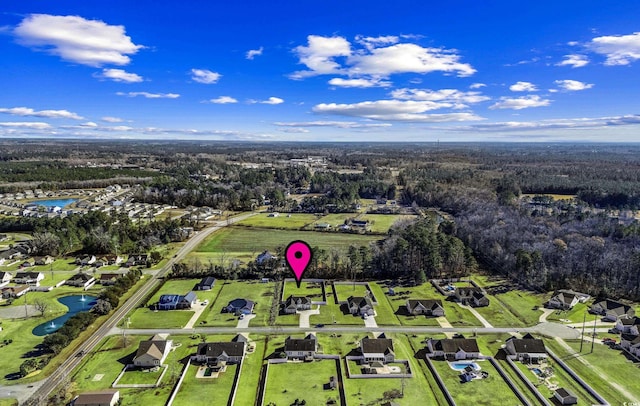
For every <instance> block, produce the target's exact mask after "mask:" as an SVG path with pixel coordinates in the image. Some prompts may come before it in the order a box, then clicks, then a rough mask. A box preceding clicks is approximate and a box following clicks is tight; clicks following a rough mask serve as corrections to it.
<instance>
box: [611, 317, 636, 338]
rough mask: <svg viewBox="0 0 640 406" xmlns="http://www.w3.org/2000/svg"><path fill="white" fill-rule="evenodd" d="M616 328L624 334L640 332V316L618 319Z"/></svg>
mask: <svg viewBox="0 0 640 406" xmlns="http://www.w3.org/2000/svg"><path fill="white" fill-rule="evenodd" d="M616 330H618V331H619V332H621V333H623V334H633V335H638V334H640V317H637V316H636V317H633V318H624V319H618V321H616Z"/></svg>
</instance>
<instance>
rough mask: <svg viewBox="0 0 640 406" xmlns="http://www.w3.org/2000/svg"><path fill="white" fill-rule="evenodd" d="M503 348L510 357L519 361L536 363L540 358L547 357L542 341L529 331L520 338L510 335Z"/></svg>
mask: <svg viewBox="0 0 640 406" xmlns="http://www.w3.org/2000/svg"><path fill="white" fill-rule="evenodd" d="M505 350H506V352H507V354H509V355H510V356H511V358H515V359H517V360H518V361H520V362H529V363H534V364H537V363H538V362H539V361H540V360H541V359H546V358H547V350H546V348H545V346H544V342H543V341H542V340H540V339H538V338H534V337H533V336H532V335H531V334H529V333H527V334H525V335H524V336H523V337H522V338H516V337H511V338H509V339H507V342H506V346H505Z"/></svg>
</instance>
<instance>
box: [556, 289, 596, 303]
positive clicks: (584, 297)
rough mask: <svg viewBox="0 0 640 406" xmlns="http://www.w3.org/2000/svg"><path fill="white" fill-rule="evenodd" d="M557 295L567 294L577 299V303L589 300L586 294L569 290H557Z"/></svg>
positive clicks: (589, 297)
mask: <svg viewBox="0 0 640 406" xmlns="http://www.w3.org/2000/svg"><path fill="white" fill-rule="evenodd" d="M557 293H568V294H570V295H574V296H576V297H577V298H578V301H579V302H580V303H585V302H586V301H587V300H589V299H591V296H589V295H588V294H586V293H582V292H576V291H575V290H571V289H559V290H558V292H557Z"/></svg>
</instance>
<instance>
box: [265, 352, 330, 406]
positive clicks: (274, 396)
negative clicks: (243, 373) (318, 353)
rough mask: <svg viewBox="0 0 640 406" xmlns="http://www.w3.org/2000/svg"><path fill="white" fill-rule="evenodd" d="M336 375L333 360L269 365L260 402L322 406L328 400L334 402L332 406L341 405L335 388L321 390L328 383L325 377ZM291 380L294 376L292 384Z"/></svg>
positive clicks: (327, 378)
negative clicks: (303, 403) (262, 399)
mask: <svg viewBox="0 0 640 406" xmlns="http://www.w3.org/2000/svg"><path fill="white" fill-rule="evenodd" d="M336 375H337V371H336V364H335V361H333V360H322V361H313V362H299V363H286V364H272V365H269V373H268V375H267V388H266V391H265V396H264V400H265V402H266V403H268V402H273V403H275V404H276V405H290V404H292V403H293V402H294V401H295V400H296V399H300V400H303V399H304V400H305V401H306V402H307V404H308V405H325V404H326V403H327V401H328V400H329V399H335V400H336V401H337V402H338V403H336V404H337V405H341V403H340V397H339V392H338V390H337V389H335V390H329V389H324V388H323V386H324V385H325V384H328V383H329V377H331V376H336ZM292 377H295V381H294V382H295V383H294V382H292V379H291V378H292Z"/></svg>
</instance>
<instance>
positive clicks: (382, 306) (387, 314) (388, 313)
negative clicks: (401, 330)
mask: <svg viewBox="0 0 640 406" xmlns="http://www.w3.org/2000/svg"><path fill="white" fill-rule="evenodd" d="M369 287H370V288H371V291H372V292H373V295H374V296H375V298H376V299H377V300H378V305H377V306H374V310H375V311H376V323H377V324H378V325H380V326H399V325H400V320H399V319H398V316H397V315H396V310H397V309H394V308H393V307H391V304H390V303H389V301H387V300H386V299H385V298H384V296H386V295H385V294H384V292H383V290H382V288H381V287H380V285H378V284H377V283H375V282H370V283H369Z"/></svg>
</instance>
